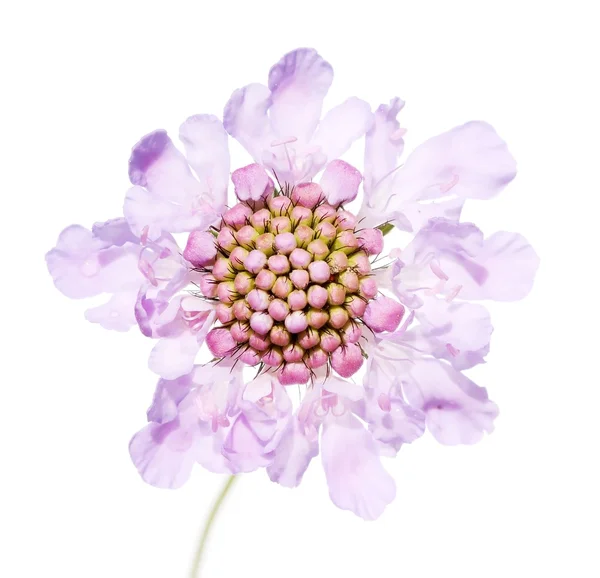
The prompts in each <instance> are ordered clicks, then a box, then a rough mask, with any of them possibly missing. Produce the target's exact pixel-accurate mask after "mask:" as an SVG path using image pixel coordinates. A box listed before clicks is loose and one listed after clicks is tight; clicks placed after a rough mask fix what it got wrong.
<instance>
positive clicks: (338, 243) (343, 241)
mask: <svg viewBox="0 0 600 578" xmlns="http://www.w3.org/2000/svg"><path fill="white" fill-rule="evenodd" d="M359 246H360V243H359V241H358V239H357V238H356V235H355V234H354V232H353V231H342V232H341V233H340V234H339V235H338V236H337V238H336V240H335V241H334V242H333V245H332V246H331V248H332V249H333V250H334V251H343V252H344V253H346V254H347V255H350V254H352V253H355V252H356V251H357V250H358V248H359Z"/></svg>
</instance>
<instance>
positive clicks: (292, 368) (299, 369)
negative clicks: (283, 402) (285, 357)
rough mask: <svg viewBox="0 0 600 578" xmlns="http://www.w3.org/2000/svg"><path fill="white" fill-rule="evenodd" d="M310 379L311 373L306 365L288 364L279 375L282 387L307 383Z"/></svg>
mask: <svg viewBox="0 0 600 578" xmlns="http://www.w3.org/2000/svg"><path fill="white" fill-rule="evenodd" d="M309 379H310V371H309V370H308V367H306V365H304V363H286V364H285V365H284V366H283V369H282V370H281V373H280V374H279V383H281V385H295V384H303V383H306V382H307V381H308V380H309Z"/></svg>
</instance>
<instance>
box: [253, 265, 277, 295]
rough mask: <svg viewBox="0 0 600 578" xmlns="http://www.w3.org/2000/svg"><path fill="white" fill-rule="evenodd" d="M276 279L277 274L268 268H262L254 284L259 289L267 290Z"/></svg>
mask: <svg viewBox="0 0 600 578" xmlns="http://www.w3.org/2000/svg"><path fill="white" fill-rule="evenodd" d="M275 281H277V275H275V273H273V271H269V270H268V269H262V270H261V271H260V272H259V273H258V275H257V276H256V279H255V281H254V282H255V284H256V286H257V287H258V288H259V289H263V290H264V291H269V290H270V289H271V288H272V287H273V285H274V284H275Z"/></svg>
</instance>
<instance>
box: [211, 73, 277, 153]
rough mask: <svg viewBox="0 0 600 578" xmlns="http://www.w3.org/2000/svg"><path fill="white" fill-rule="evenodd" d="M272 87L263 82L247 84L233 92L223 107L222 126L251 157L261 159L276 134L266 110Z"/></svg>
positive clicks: (269, 104) (269, 103)
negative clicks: (269, 87)
mask: <svg viewBox="0 0 600 578" xmlns="http://www.w3.org/2000/svg"><path fill="white" fill-rule="evenodd" d="M270 106H271V91H270V90H269V89H268V88H267V87H266V86H264V85H262V84H249V85H248V86H245V87H244V88H239V89H238V90H236V91H235V92H234V93H233V94H232V95H231V98H230V99H229V101H228V102H227V104H226V105H225V110H224V111H223V126H224V127H225V130H226V131H227V132H228V133H229V134H230V135H231V136H232V137H234V138H235V139H236V140H237V141H238V142H239V143H240V144H241V145H242V146H243V147H244V148H245V149H246V150H247V151H248V152H249V153H250V154H251V155H252V157H253V158H254V160H255V161H256V162H257V163H260V162H262V160H263V151H265V150H267V149H269V148H270V147H271V143H272V142H273V141H274V140H275V135H274V134H273V131H272V129H271V122H270V120H269V117H268V110H269V107H270Z"/></svg>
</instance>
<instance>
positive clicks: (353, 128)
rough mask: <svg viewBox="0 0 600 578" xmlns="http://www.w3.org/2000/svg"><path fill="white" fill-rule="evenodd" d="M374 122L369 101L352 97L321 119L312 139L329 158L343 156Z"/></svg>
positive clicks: (313, 143)
mask: <svg viewBox="0 0 600 578" xmlns="http://www.w3.org/2000/svg"><path fill="white" fill-rule="evenodd" d="M372 124H373V113H372V112H371V106H370V105H369V103H368V102H365V101H364V100H361V99H360V98H356V97H352V98H349V99H348V100H346V101H344V102H343V103H342V104H340V105H338V106H336V107H334V108H332V109H331V110H330V111H329V112H328V113H327V114H326V115H325V116H324V117H323V119H322V120H321V122H320V123H319V126H318V128H317V130H316V132H315V135H314V137H313V138H312V140H311V143H310V144H311V145H312V146H315V147H319V148H320V149H321V151H322V152H323V154H325V156H326V157H327V158H328V159H329V160H333V159H337V158H339V157H341V156H342V155H343V154H344V153H345V152H346V151H347V150H348V149H349V148H350V146H351V145H352V143H353V142H354V141H356V140H358V139H359V138H361V137H362V136H363V135H364V134H365V133H366V132H367V131H368V130H369V129H370V128H371V125H372Z"/></svg>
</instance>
